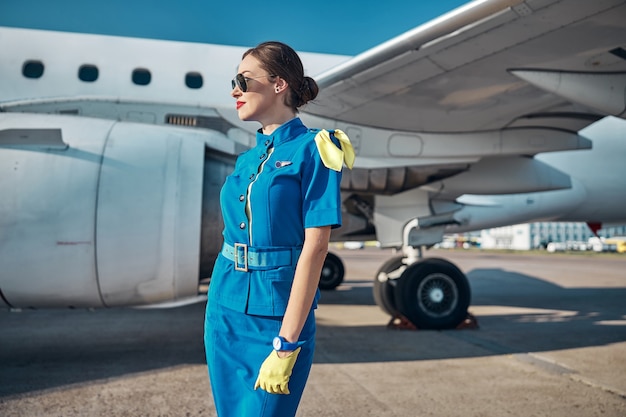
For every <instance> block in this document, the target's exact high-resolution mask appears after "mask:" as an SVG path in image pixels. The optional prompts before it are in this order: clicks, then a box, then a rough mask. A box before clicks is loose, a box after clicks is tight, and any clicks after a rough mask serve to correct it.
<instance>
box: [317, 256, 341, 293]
mask: <svg viewBox="0 0 626 417" xmlns="http://www.w3.org/2000/svg"><path fill="white" fill-rule="evenodd" d="M344 275H345V269H344V267H343V262H341V259H340V258H339V257H338V256H337V255H335V254H333V253H330V252H328V254H326V260H325V261H324V266H323V267H322V273H321V275H320V282H319V285H318V288H319V289H320V290H334V289H335V288H337V287H338V286H339V284H341V283H342V282H343V277H344Z"/></svg>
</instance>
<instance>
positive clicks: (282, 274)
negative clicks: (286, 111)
mask: <svg viewBox="0 0 626 417" xmlns="http://www.w3.org/2000/svg"><path fill="white" fill-rule="evenodd" d="M317 132H318V130H314V129H308V128H307V127H306V126H304V124H303V123H302V121H301V120H300V119H299V118H295V119H292V120H291V121H289V122H287V123H285V124H283V125H282V126H280V127H279V128H278V129H276V130H275V131H274V132H273V133H272V134H271V135H263V134H262V133H260V132H259V133H257V137H256V140H257V143H256V146H255V147H254V148H252V149H250V150H248V151H246V152H244V153H242V154H241V155H240V156H239V158H238V159H237V163H236V164H235V168H234V171H233V173H232V174H231V175H230V176H228V177H227V178H226V182H225V183H224V186H223V188H222V192H221V195H220V203H221V207H222V214H223V218H224V231H223V236H224V249H223V250H222V253H221V254H220V255H219V256H218V258H217V260H216V263H215V267H214V269H213V274H212V276H211V283H210V285H209V299H208V303H207V310H206V318H205V335H204V342H205V349H206V356H207V364H208V368H209V376H210V379H211V389H212V392H213V398H214V401H215V406H216V409H217V413H218V416H219V417H229V416H232V417H242V416H245V417H262V416H280V417H283V416H285V417H286V416H294V415H295V413H296V409H297V407H298V403H299V402H300V398H301V396H302V392H303V390H304V386H305V384H306V380H307V378H308V375H309V371H310V369H311V364H312V363H313V351H314V347H315V317H314V313H313V311H314V309H315V308H316V307H317V300H318V298H319V291H318V292H317V294H316V296H315V300H314V302H313V305H312V306H311V310H310V312H309V316H308V319H307V321H306V323H305V325H304V328H303V330H302V332H301V334H300V338H299V340H300V341H302V342H304V344H303V345H302V350H301V352H300V354H299V356H298V359H297V361H296V364H295V366H294V369H293V373H292V376H291V379H290V381H289V391H290V394H288V395H284V394H269V393H267V392H266V391H264V390H262V389H257V390H254V383H255V381H256V378H257V376H258V371H259V369H260V367H261V364H262V363H263V361H264V360H265V358H266V357H267V356H268V355H269V353H270V352H271V350H272V339H273V338H274V337H275V336H277V335H278V332H279V331H280V327H281V323H282V319H283V316H284V314H285V309H286V307H287V302H288V300H289V292H290V290H291V284H292V282H293V278H294V274H295V267H296V263H297V260H298V257H299V254H300V250H301V249H302V245H303V242H304V229H305V228H310V227H322V226H332V227H338V226H339V225H340V224H341V198H340V190H339V185H340V182H341V172H340V171H339V172H337V171H334V170H332V169H329V168H327V167H326V166H325V165H324V164H323V162H322V160H321V157H320V154H319V152H318V148H317V146H316V143H315V140H314V138H315V136H316V134H317Z"/></svg>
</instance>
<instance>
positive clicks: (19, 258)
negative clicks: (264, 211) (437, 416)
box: [0, 113, 234, 307]
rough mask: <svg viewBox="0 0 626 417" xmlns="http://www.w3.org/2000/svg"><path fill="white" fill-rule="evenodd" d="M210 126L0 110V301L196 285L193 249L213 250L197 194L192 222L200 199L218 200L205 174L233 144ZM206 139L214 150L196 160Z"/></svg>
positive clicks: (76, 303) (121, 300)
mask: <svg viewBox="0 0 626 417" xmlns="http://www.w3.org/2000/svg"><path fill="white" fill-rule="evenodd" d="M24 126H28V127H27V128H24ZM219 135H220V134H215V135H213V134H211V133H207V132H204V133H202V132H200V133H193V132H192V133H189V131H188V130H185V129H182V128H177V127H163V126H151V125H145V124H134V123H123V122H116V121H108V120H101V119H88V118H84V117H80V118H79V117H74V116H59V115H32V114H15V113H5V114H0V265H3V269H2V270H1V271H0V300H1V301H0V304H2V303H4V304H6V305H7V306H12V307H112V306H128V305H145V304H153V303H159V302H162V301H172V300H181V299H185V298H189V297H195V296H197V294H198V279H199V276H200V269H201V264H203V263H202V262H201V261H200V259H201V256H202V255H201V250H203V251H204V252H206V253H209V254H210V253H213V252H215V253H217V250H219V245H220V243H221V237H219V236H220V235H219V231H218V232H217V235H216V234H215V233H216V231H215V230H216V229H220V230H221V226H220V225H217V224H216V221H215V220H216V217H215V216H219V214H216V213H219V210H217V211H216V210H215V209H214V208H213V207H211V206H210V205H208V204H205V207H204V212H205V213H204V217H205V220H204V223H205V225H206V227H205V228H204V229H203V228H202V221H203V220H202V217H203V199H205V200H207V201H210V202H211V204H214V205H217V204H219V201H218V197H217V192H218V191H219V188H217V185H215V184H217V183H219V184H220V185H221V183H222V181H223V175H224V172H226V170H228V169H230V168H231V166H232V163H231V162H230V160H229V159H228V158H227V157H226V156H224V157H219V156H217V155H220V154H221V153H223V155H228V154H229V153H230V154H232V148H233V146H234V145H233V144H232V141H228V140H227V139H226V138H225V137H223V138H221V137H219ZM229 147H230V148H229ZM209 148H210V149H213V150H216V151H215V152H214V156H211V158H212V159H211V158H209V159H207V163H206V164H205V157H206V155H205V154H207V152H208V151H206V149H209ZM207 155H208V154H207ZM220 158H221V159H220ZM205 165H206V169H205ZM213 175H217V176H218V177H217V178H214V179H211V178H212V176H213ZM203 181H204V182H206V181H209V184H208V187H207V188H206V189H205V190H204V194H203ZM211 181H212V183H211ZM212 184H213V185H212ZM215 236H217V237H218V238H217V239H216V238H215ZM201 238H202V241H203V244H202V249H201V244H200V242H201ZM216 248H217V249H216ZM208 258H209V260H208V261H207V262H209V263H210V264H211V265H212V259H211V258H210V256H209V257H208ZM213 258H214V256H213ZM207 268H208V266H206V265H205V267H204V269H205V270H206V269H207Z"/></svg>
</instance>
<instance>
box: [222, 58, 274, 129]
mask: <svg viewBox="0 0 626 417" xmlns="http://www.w3.org/2000/svg"><path fill="white" fill-rule="evenodd" d="M238 74H241V75H243V76H244V77H245V78H246V84H247V90H246V92H245V93H244V92H243V91H241V89H240V88H239V87H238V86H235V88H234V89H233V91H232V92H231V96H233V97H234V98H235V99H236V100H237V102H236V106H237V113H238V114H239V118H240V119H241V120H244V121H257V122H261V123H262V124H264V123H268V122H271V118H272V115H273V114H274V113H275V111H276V106H278V105H279V104H281V102H280V100H279V98H278V94H276V91H275V88H276V82H275V81H276V79H278V78H275V77H270V75H272V74H268V73H267V71H265V70H264V69H263V68H261V63H260V62H259V60H258V59H256V58H255V57H253V56H252V55H247V56H246V57H245V58H244V59H243V60H242V61H241V63H240V64H239V69H238Z"/></svg>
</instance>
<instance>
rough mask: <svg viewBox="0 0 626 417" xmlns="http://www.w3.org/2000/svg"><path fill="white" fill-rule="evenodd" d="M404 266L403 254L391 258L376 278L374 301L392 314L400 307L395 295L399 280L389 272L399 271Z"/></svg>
mask: <svg viewBox="0 0 626 417" xmlns="http://www.w3.org/2000/svg"><path fill="white" fill-rule="evenodd" d="M402 266H404V264H403V263H402V256H396V257H394V258H391V259H389V260H387V262H385V263H384V264H383V265H382V266H381V267H380V269H379V270H378V272H377V273H376V277H375V278H374V289H373V293H374V301H375V302H376V305H377V306H378V307H380V308H381V310H383V311H384V312H385V313H387V314H389V315H390V316H395V315H396V314H397V313H398V309H397V307H396V298H395V295H394V288H395V286H396V281H397V280H396V279H392V277H390V276H389V274H390V273H393V272H394V271H397V270H398V268H400V267H402ZM392 275H393V274H392Z"/></svg>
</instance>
